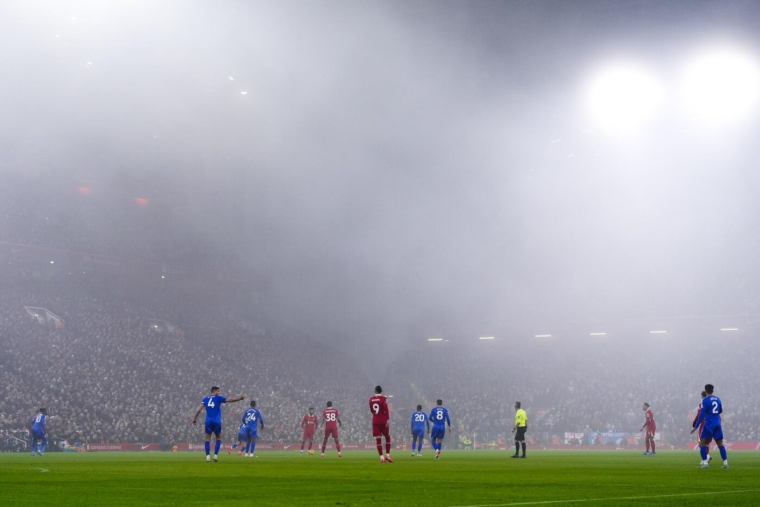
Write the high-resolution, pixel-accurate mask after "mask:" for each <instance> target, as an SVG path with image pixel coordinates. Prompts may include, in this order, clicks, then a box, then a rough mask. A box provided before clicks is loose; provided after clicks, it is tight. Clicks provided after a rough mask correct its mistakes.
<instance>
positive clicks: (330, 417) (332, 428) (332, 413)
mask: <svg viewBox="0 0 760 507" xmlns="http://www.w3.org/2000/svg"><path fill="white" fill-rule="evenodd" d="M322 422H324V423H325V440H324V442H322V457H323V458H324V457H325V449H326V448H327V439H328V438H329V437H330V435H332V437H333V440H335V448H336V449H337V450H338V457H339V458H340V457H341V456H343V455H342V454H341V453H340V442H339V441H338V426H340V414H339V413H338V410H337V409H334V408H333V406H332V401H328V402H327V408H326V409H324V410H323V411H322Z"/></svg>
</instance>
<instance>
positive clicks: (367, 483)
mask: <svg viewBox="0 0 760 507" xmlns="http://www.w3.org/2000/svg"><path fill="white" fill-rule="evenodd" d="M715 454H716V456H717V452H716V453H715ZM509 455H510V453H508V452H503V451H501V452H500V451H479V452H472V451H469V452H468V451H446V449H444V452H443V454H442V456H441V459H440V460H439V461H436V460H435V459H434V458H433V453H432V452H430V450H429V449H428V452H427V453H426V454H425V455H424V456H423V457H420V458H416V457H415V458H412V457H411V456H409V455H408V454H407V453H406V452H396V453H395V455H394V459H395V461H396V462H395V463H393V464H382V463H380V462H379V459H378V456H377V454H376V453H373V452H369V451H354V452H350V451H349V452H346V453H345V455H344V456H343V458H340V459H339V458H338V457H337V456H336V454H335V452H334V451H333V452H332V453H330V454H328V455H327V457H325V458H320V457H319V455H318V454H316V455H314V456H307V455H304V456H299V455H298V453H297V452H295V453H293V452H280V451H275V452H261V454H260V456H259V457H257V458H243V457H238V456H237V455H232V456H229V455H227V453H226V451H225V452H223V453H222V454H221V455H220V458H219V463H214V462H211V463H206V462H205V456H204V455H203V453H200V452H193V453H159V452H156V453H133V454H129V453H49V454H46V455H45V456H43V457H34V458H32V457H30V456H29V455H27V454H26V453H23V454H0V491H2V498H3V504H4V505H53V504H54V505H57V506H61V505H183V506H187V505H332V506H335V505H343V506H346V505H430V506H436V507H441V506H486V505H488V506H497V505H500V506H509V505H576V504H589V505H632V504H645V503H646V504H656V505H760V453H757V452H746V451H745V452H734V453H732V454H730V455H729V462H730V464H731V468H730V469H727V470H724V469H722V468H721V464H720V459H719V457H718V459H715V460H713V466H712V467H711V468H710V469H709V470H700V469H697V464H698V462H699V457H698V454H697V453H696V452H685V451H670V452H662V453H660V454H659V455H657V456H654V457H649V456H642V455H641V454H640V453H638V452H633V451H619V452H614V451H607V452H589V451H569V452H568V451H564V452H563V451H534V452H532V453H530V451H529V455H528V459H510V457H509Z"/></svg>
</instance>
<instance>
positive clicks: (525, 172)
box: [0, 0, 760, 338]
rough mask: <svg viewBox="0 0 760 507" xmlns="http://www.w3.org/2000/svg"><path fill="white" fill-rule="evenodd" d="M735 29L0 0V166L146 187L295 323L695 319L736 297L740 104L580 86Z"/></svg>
mask: <svg viewBox="0 0 760 507" xmlns="http://www.w3.org/2000/svg"><path fill="white" fill-rule="evenodd" d="M759 23H760V4H758V3H757V2H755V1H737V2H717V1H705V2H694V1H692V2H674V1H652V2H643V1H627V2H623V1H607V2H572V1H559V0H557V1H552V2H534V1H531V2H528V1H525V2H508V1H504V2H472V1H470V2H464V1H460V2H453V1H429V2H409V1H399V2H359V1H347V0H346V1H326V2H287V1H280V0H278V1H272V2H242V1H241V2H231V1H218V2H165V1H150V2H148V1H145V2H143V1H130V2H108V1H92V2H65V1H48V2H34V1H27V0H23V1H16V2H13V1H5V2H2V4H0V65H2V72H0V111H2V117H3V121H2V122H0V152H2V160H0V171H17V172H22V173H34V174H44V175H49V176H50V177H51V178H56V179H57V180H60V181H63V182H65V183H67V184H71V185H77V186H78V185H83V186H88V185H91V186H95V185H101V186H102V185H110V186H118V187H120V188H124V189H125V191H129V192H132V193H134V194H135V195H144V196H148V197H151V198H152V199H154V200H156V199H162V200H165V201H166V202H168V203H170V205H171V206H172V207H174V208H175V209H177V210H181V213H183V214H184V215H186V217H187V220H188V221H192V222H193V223H194V224H196V225H197V230H198V235H199V236H201V237H207V238H208V240H209V241H218V242H221V243H222V244H224V245H229V248H231V249H235V250H236V251H238V252H240V257H241V259H243V260H245V262H247V263H248V265H249V267H250V268H251V269H253V270H255V272H256V273H257V276H258V277H260V279H264V280H266V281H267V287H268V288H267V294H266V297H265V299H266V300H267V301H268V303H269V304H271V305H272V307H273V308H277V311H278V312H281V314H282V315H283V316H284V317H287V318H289V319H292V321H293V322H294V323H296V324H297V325H299V326H302V327H304V328H310V329H313V330H314V331H315V332H317V333H318V334H330V333H335V334H342V335H344V336H356V337H366V338H376V337H384V338H394V337H395V338H411V337H421V338H424V337H427V336H432V335H441V334H446V333H472V334H497V333H500V332H501V333H503V332H506V331H507V330H508V329H509V328H510V326H513V325H515V324H516V323H526V322H528V323H532V322H555V321H563V320H577V319H585V318H589V319H592V318H612V317H630V316H641V315H652V314H667V313H670V314H684V313H699V312H703V313H705V312H706V313H710V312H719V311H721V308H722V307H721V304H722V303H721V301H723V300H726V298H729V300H730V298H732V297H735V298H737V300H739V299H741V298H742V297H743V296H742V295H741V294H743V293H744V292H746V291H747V290H748V289H747V286H750V287H752V288H751V289H749V290H753V291H754V292H755V293H756V292H757V289H756V287H757V281H758V276H757V275H758V269H757V266H756V261H755V258H757V254H758V248H757V242H756V240H755V236H756V229H757V226H756V222H757V221H756V217H757V212H758V206H757V204H756V202H755V201H756V197H755V194H756V192H755V189H757V188H758V183H760V181H758V180H759V179H760V177H758V175H757V167H758V161H757V155H756V144H757V143H756V139H757V135H758V128H757V127H758V121H757V116H754V117H753V118H750V119H748V120H746V121H744V122H743V123H742V124H740V125H738V126H733V127H732V128H730V129H720V130H716V129H711V128H697V127H695V126H694V125H693V124H692V123H690V121H689V118H687V117H685V116H684V115H683V114H679V113H677V112H676V108H675V107H674V106H673V104H672V103H670V102H668V100H667V99H666V102H665V105H664V106H663V109H664V114H663V115H662V118H660V119H659V120H658V121H657V122H656V123H654V124H651V125H649V126H648V127H647V128H646V129H644V130H642V131H639V132H636V133H627V134H620V133H615V132H606V131H604V130H603V129H599V128H598V126H597V125H595V124H594V123H593V121H591V119H590V117H589V115H588V113H587V111H586V108H585V103H584V93H585V92H584V90H585V87H586V85H587V81H588V76H589V75H590V74H591V73H593V72H594V70H595V69H597V68H599V67H600V66H604V65H605V64H607V63H609V62H611V61H625V60H627V59H630V60H634V61H637V62H645V63H646V65H647V66H648V67H650V68H652V69H653V70H654V71H655V72H656V73H657V74H658V75H659V77H660V78H661V79H662V80H663V81H665V82H673V81H674V80H676V79H677V77H678V71H679V66H680V65H681V62H682V61H683V59H684V58H687V57H688V56H689V55H690V54H691V53H694V52H699V51H702V50H704V49H708V48H709V47H710V46H711V45H713V44H724V43H728V44H731V45H733V46H737V47H741V48H743V49H744V50H746V51H748V52H749V53H751V54H753V55H755V56H756V57H758V55H760V47H759V46H760V44H759V42H760V41H759V40H758V36H757V26H759ZM758 58H760V57H758ZM230 77H231V78H232V79H230ZM242 92H247V94H245V95H244V94H242ZM671 98H672V97H671ZM584 131H585V132H584ZM743 291H744V292H743Z"/></svg>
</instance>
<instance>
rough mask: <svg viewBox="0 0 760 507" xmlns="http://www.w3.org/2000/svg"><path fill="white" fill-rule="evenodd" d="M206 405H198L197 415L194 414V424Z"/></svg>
mask: <svg viewBox="0 0 760 507" xmlns="http://www.w3.org/2000/svg"><path fill="white" fill-rule="evenodd" d="M204 406H205V405H203V403H201V404H200V405H198V410H196V411H195V415H194V416H193V424H195V423H196V422H197V421H198V415H199V414H200V413H201V410H203V407H204Z"/></svg>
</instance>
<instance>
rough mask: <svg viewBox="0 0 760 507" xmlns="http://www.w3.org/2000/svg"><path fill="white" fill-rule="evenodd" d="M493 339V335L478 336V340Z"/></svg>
mask: <svg viewBox="0 0 760 507" xmlns="http://www.w3.org/2000/svg"><path fill="white" fill-rule="evenodd" d="M493 339H494V337H493V336H481V337H480V338H478V340H493Z"/></svg>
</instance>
